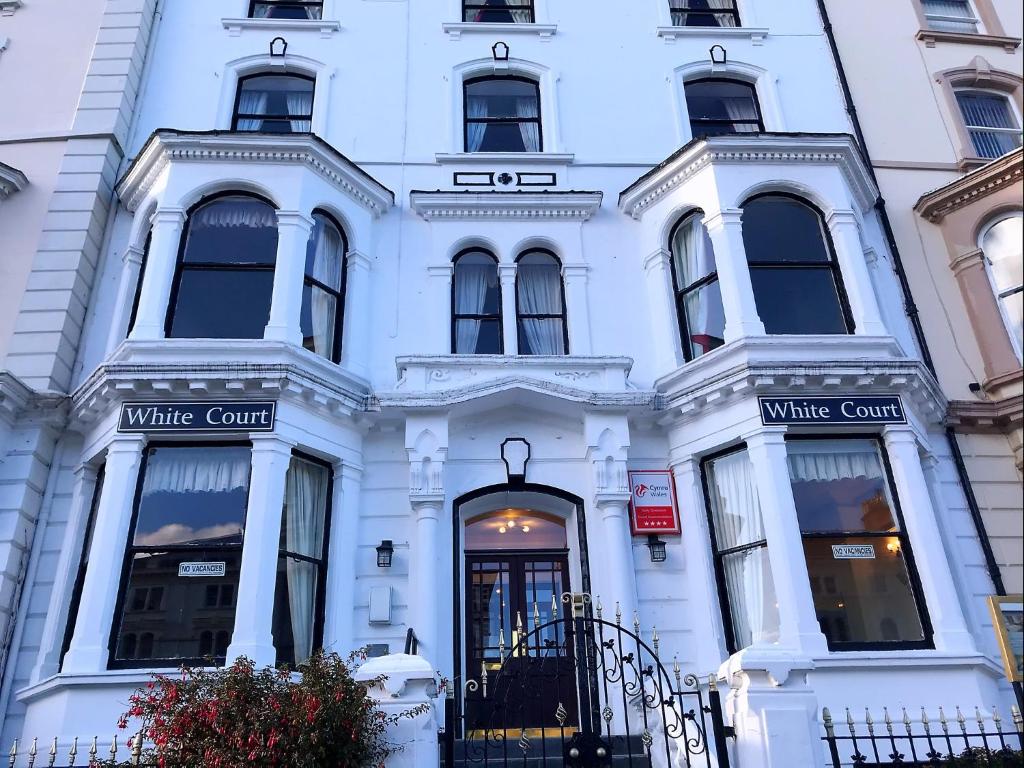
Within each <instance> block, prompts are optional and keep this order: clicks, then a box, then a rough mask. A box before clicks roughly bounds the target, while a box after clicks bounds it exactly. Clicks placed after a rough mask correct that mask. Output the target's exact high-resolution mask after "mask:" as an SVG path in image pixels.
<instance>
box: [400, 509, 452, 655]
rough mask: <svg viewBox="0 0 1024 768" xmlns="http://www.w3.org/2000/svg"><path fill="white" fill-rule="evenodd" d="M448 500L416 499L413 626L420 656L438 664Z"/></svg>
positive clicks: (411, 572) (411, 597) (411, 575)
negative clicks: (441, 538)
mask: <svg viewBox="0 0 1024 768" xmlns="http://www.w3.org/2000/svg"><path fill="white" fill-rule="evenodd" d="M443 508H444V496H443V495H441V494H437V495H434V494H424V495H419V494H417V495H414V496H413V497H412V510H413V514H414V515H415V516H416V530H415V534H414V539H413V541H412V542H411V546H410V553H409V554H410V558H411V562H410V563H409V584H410V595H409V608H410V611H409V612H410V622H411V623H410V626H411V627H412V629H413V631H414V632H415V633H416V637H417V639H418V640H419V645H420V648H419V655H420V656H423V657H425V658H427V659H431V660H436V659H438V658H439V656H438V650H439V649H438V632H437V627H438V613H439V612H440V611H441V601H440V600H438V594H439V590H438V586H437V575H438V570H437V569H438V562H439V560H440V556H439V555H440V553H439V546H438V536H437V532H438V526H439V525H440V521H441V510H442V509H443Z"/></svg>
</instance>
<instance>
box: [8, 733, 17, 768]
mask: <svg viewBox="0 0 1024 768" xmlns="http://www.w3.org/2000/svg"><path fill="white" fill-rule="evenodd" d="M8 755H9V757H10V760H8V761H7V766H8V768H14V764H15V763H16V762H17V761H18V740H17V739H15V740H14V743H13V744H11V751H10V752H9V753H8Z"/></svg>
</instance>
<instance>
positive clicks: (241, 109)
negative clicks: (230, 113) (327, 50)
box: [231, 75, 314, 133]
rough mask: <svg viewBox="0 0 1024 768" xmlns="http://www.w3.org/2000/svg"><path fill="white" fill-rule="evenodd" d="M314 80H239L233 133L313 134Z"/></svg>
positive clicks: (274, 77)
mask: <svg viewBox="0 0 1024 768" xmlns="http://www.w3.org/2000/svg"><path fill="white" fill-rule="evenodd" d="M313 85H314V83H313V78H311V77H306V76H305V75H249V76H248V77H243V78H241V79H239V81H238V95H237V97H236V98H235V116H234V120H233V122H232V125H231V127H232V130H235V131H255V132H262V133H309V131H310V130H312V126H313Z"/></svg>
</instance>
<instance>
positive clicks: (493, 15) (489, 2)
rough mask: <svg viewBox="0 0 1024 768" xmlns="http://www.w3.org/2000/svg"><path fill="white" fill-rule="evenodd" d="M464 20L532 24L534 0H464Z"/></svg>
mask: <svg viewBox="0 0 1024 768" xmlns="http://www.w3.org/2000/svg"><path fill="white" fill-rule="evenodd" d="M462 20H463V21H479V22H490V23H498V24H531V23H533V21H534V11H533V0H463V3H462Z"/></svg>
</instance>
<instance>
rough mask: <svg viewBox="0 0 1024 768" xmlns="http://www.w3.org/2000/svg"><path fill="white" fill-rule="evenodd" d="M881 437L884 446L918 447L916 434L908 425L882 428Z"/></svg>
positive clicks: (892, 425)
mask: <svg viewBox="0 0 1024 768" xmlns="http://www.w3.org/2000/svg"><path fill="white" fill-rule="evenodd" d="M882 437H883V439H884V440H885V444H886V445H913V446H914V447H915V448H919V447H920V441H919V440H918V439H917V432H915V431H914V428H913V427H911V426H910V425H909V424H890V425H888V426H885V427H882Z"/></svg>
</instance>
